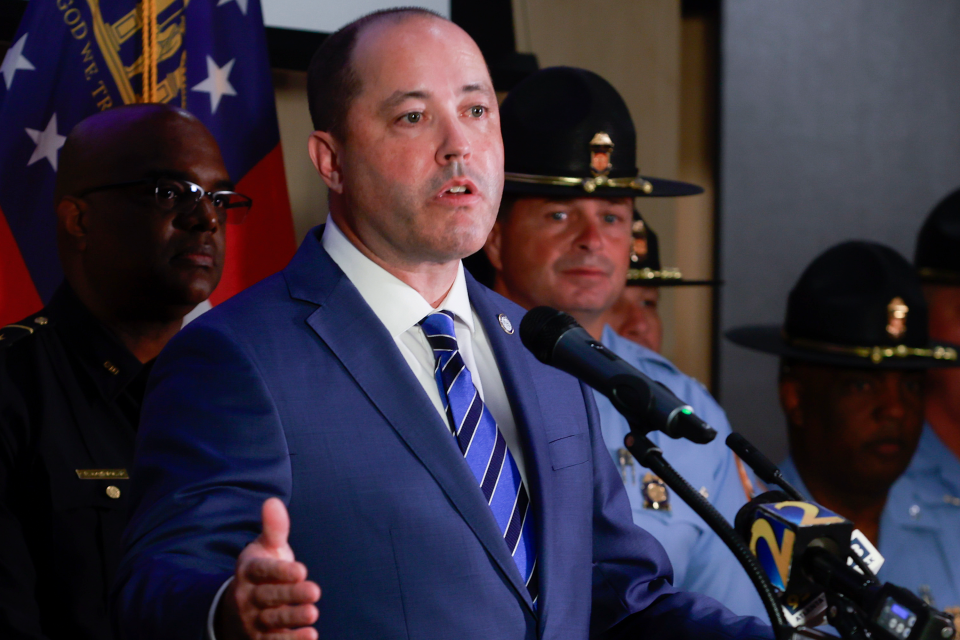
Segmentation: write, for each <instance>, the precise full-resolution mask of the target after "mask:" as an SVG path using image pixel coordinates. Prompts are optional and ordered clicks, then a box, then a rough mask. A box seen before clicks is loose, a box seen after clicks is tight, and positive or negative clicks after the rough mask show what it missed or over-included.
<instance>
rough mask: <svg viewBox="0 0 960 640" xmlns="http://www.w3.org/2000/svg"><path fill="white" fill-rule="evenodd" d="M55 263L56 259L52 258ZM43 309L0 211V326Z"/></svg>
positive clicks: (15, 242)
mask: <svg viewBox="0 0 960 640" xmlns="http://www.w3.org/2000/svg"><path fill="white" fill-rule="evenodd" d="M51 259H53V260H56V259H57V258H56V256H51ZM41 308H43V302H42V301H41V300H40V295H39V294H38V293H37V289H36V287H34V286H33V279H32V278H31V277H30V272H29V271H28V270H27V265H26V264H24V262H23V256H21V255H20V248H19V247H18V246H17V241H16V240H14V238H13V233H11V232H10V225H8V224H7V219H6V218H5V217H4V215H3V211H0V327H2V326H5V325H8V324H10V323H12V322H16V321H17V320H22V319H23V318H25V317H27V316H28V315H30V314H31V313H34V312H36V311H39V310H40V309H41Z"/></svg>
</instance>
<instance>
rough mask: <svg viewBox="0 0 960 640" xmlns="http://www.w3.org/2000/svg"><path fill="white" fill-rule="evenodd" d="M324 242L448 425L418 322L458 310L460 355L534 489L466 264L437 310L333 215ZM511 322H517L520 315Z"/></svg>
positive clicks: (430, 352)
mask: <svg viewBox="0 0 960 640" xmlns="http://www.w3.org/2000/svg"><path fill="white" fill-rule="evenodd" d="M322 244H323V248H324V249H325V250H326V251H327V254H329V255H330V257H331V258H332V259H333V261H334V262H336V263H337V266H338V267H340V269H342V270H343V272H344V273H345V274H346V275H347V278H349V279H350V282H352V283H353V286H355V287H356V288H357V291H359V292H360V296H361V297H362V298H363V299H364V301H365V302H366V303H367V304H368V305H370V308H371V309H372V310H373V313H374V314H375V315H376V316H377V318H379V320H380V322H382V323H383V326H385V327H386V328H387V331H388V332H389V333H390V337H391V338H393V341H394V342H395V343H396V345H397V348H398V349H399V350H400V353H401V354H402V355H403V358H404V360H406V361H407V364H408V365H410V369H411V370H412V371H413V375H415V376H416V377H417V380H418V381H419V382H420V385H421V386H422V387H423V390H424V391H426V392H427V396H428V397H429V398H430V400H431V401H432V402H433V406H434V408H435V409H436V410H437V413H438V414H440V417H441V418H442V419H443V423H444V424H446V425H447V426H449V423H448V421H447V415H446V413H445V412H444V410H443V401H442V400H441V399H440V389H439V388H438V387H437V380H436V378H435V377H434V375H433V371H434V368H435V366H436V358H435V357H434V355H433V348H431V347H430V343H429V342H428V341H427V337H426V335H425V334H424V333H423V329H422V328H421V327H420V325H419V322H420V321H421V320H423V319H424V318H425V317H426V316H427V315H428V314H429V313H431V312H433V311H451V312H453V314H454V322H453V325H454V329H455V331H456V334H457V345H458V346H459V347H460V355H461V356H463V362H464V364H466V365H467V370H468V371H469V372H470V376H471V377H472V378H473V384H474V386H476V388H477V391H478V392H479V393H480V399H481V400H483V403H484V404H485V405H486V406H487V408H488V409H489V410H490V414H491V415H493V419H494V420H496V421H497V427H499V429H500V433H502V434H503V439H504V440H505V441H506V443H507V447H508V448H509V449H510V453H512V454H513V459H514V460H515V461H516V463H517V467H518V468H519V470H520V477H521V478H522V479H523V482H524V484H526V485H527V490H528V491H529V487H530V485H529V484H527V475H526V467H525V466H524V464H523V449H522V448H521V447H520V436H519V434H518V433H517V425H516V422H514V419H513V411H512V410H511V408H510V402H509V400H508V399H507V392H506V390H505V389H504V387H503V378H502V377H501V376H500V369H499V368H498V367H497V361H496V359H495V358H494V355H493V349H492V348H491V347H490V339H489V338H488V337H487V334H486V331H484V329H483V325H482V324H481V323H480V322H479V321H478V320H477V319H476V315H475V313H474V311H473V307H472V306H471V305H470V297H469V296H468V294H467V280H466V277H465V276H464V274H463V264H462V263H461V264H459V265H458V266H457V278H456V280H454V282H453V287H452V288H451V289H450V293H448V294H447V297H446V298H444V300H443V302H441V303H440V305H439V306H438V307H437V308H436V309H434V308H433V307H432V306H430V303H429V302H427V301H426V300H425V299H424V298H423V296H421V295H420V294H419V293H417V292H416V290H414V289H413V287H411V286H410V285H408V284H406V283H404V282H402V281H401V280H400V279H398V278H397V277H395V276H393V275H391V274H390V273H388V272H387V271H386V270H385V269H384V268H383V267H381V266H380V265H378V264H377V263H375V262H374V261H373V260H371V259H370V258H368V257H367V256H365V255H363V254H362V253H361V252H360V250H359V249H357V248H356V247H355V246H353V243H352V242H350V241H349V240H348V239H347V237H346V236H345V235H343V232H342V231H341V230H340V229H339V228H338V227H337V225H336V223H335V222H334V221H333V219H332V218H330V217H328V218H327V226H326V228H325V229H324V231H323V238H322ZM512 320H513V321H514V322H517V321H518V320H519V318H512ZM451 437H452V434H451Z"/></svg>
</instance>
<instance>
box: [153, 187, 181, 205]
mask: <svg viewBox="0 0 960 640" xmlns="http://www.w3.org/2000/svg"><path fill="white" fill-rule="evenodd" d="M179 197H180V190H179V189H176V188H174V187H165V186H159V187H157V199H158V200H170V201H173V200H176V199H177V198H179Z"/></svg>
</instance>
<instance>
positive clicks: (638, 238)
mask: <svg viewBox="0 0 960 640" xmlns="http://www.w3.org/2000/svg"><path fill="white" fill-rule="evenodd" d="M632 231H633V244H632V245H631V246H630V262H643V261H644V260H645V259H646V258H647V253H648V252H649V250H650V248H649V246H648V244H647V227H646V226H645V225H644V224H643V220H634V221H633V228H632Z"/></svg>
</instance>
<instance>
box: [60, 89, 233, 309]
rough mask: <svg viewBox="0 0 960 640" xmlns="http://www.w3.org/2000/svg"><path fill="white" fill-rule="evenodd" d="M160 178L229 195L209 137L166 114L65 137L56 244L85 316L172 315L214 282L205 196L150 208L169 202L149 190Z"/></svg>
mask: <svg viewBox="0 0 960 640" xmlns="http://www.w3.org/2000/svg"><path fill="white" fill-rule="evenodd" d="M161 179H162V180H164V181H167V180H176V181H180V183H178V184H184V185H185V184H187V183H193V184H195V185H199V186H200V187H202V189H203V190H204V191H218V190H232V189H233V184H232V183H231V182H230V179H229V176H228V175H227V171H226V168H225V167H224V164H223V159H222V157H221V156H220V149H219V147H218V146H217V143H216V140H215V139H214V138H213V136H212V135H211V134H210V132H209V131H208V130H207V128H206V127H205V126H204V125H203V123H201V122H200V121H199V120H198V119H196V118H195V117H194V116H192V115H190V114H189V113H187V112H186V111H184V110H182V109H179V108H176V107H172V106H168V105H159V104H146V105H130V106H125V107H119V108H116V109H111V110H108V111H104V112H102V113H98V114H95V115H93V116H90V117H89V118H87V119H85V120H83V121H82V122H80V123H79V124H78V125H77V126H76V127H74V129H73V130H72V131H71V132H70V135H69V136H68V137H67V141H66V143H65V144H64V147H63V150H62V152H61V155H60V167H59V171H58V173H57V185H56V191H55V198H56V200H55V207H56V212H57V244H58V249H59V252H60V259H61V263H62V265H63V270H64V274H65V276H66V278H67V281H68V282H69V283H70V284H71V286H72V287H73V288H74V290H75V291H76V292H77V293H78V295H80V297H81V299H82V300H84V302H85V303H86V304H87V306H88V307H90V308H91V309H105V310H111V309H112V310H114V311H106V312H105V313H107V314H108V315H109V314H110V313H113V312H116V310H118V309H123V310H124V311H123V314H125V315H128V316H129V315H138V314H139V315H144V314H146V315H156V314H161V315H163V314H168V315H173V316H176V315H177V314H180V313H181V312H182V313H186V312H189V310H190V309H192V308H193V307H194V306H196V305H197V304H198V303H200V302H202V301H203V300H205V299H206V298H207V297H209V296H210V294H211V293H212V292H213V289H214V287H216V285H217V283H218V282H219V280H220V273H221V270H222V267H223V251H224V244H225V243H224V229H223V222H224V221H223V220H221V219H219V217H218V212H217V211H216V210H215V209H214V207H213V204H212V203H211V202H209V199H208V198H203V199H201V200H200V202H199V203H197V204H196V205H193V204H192V201H190V203H189V204H188V205H187V206H183V207H178V208H171V207H169V206H160V201H159V198H162V197H167V198H169V197H170V196H171V194H169V193H166V192H163V193H161V191H160V190H158V184H159V183H158V180H161ZM183 181H186V182H183ZM163 184H167V183H166V182H164V183H163ZM188 190H189V189H188Z"/></svg>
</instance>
